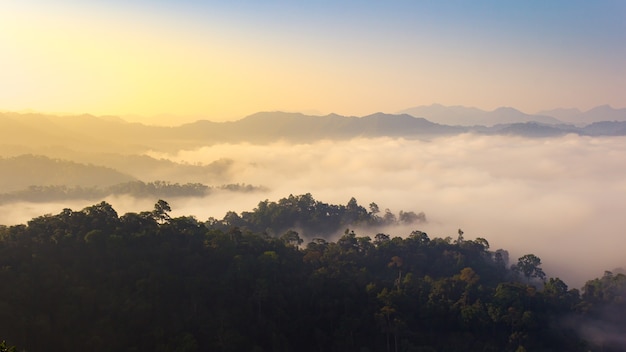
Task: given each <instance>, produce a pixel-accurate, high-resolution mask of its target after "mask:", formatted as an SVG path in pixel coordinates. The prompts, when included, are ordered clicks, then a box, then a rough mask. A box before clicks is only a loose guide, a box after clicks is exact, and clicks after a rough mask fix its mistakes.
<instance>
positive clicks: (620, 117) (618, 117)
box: [540, 105, 626, 126]
mask: <svg viewBox="0 0 626 352" xmlns="http://www.w3.org/2000/svg"><path fill="white" fill-rule="evenodd" d="M540 114H545V115H548V116H553V117H555V118H558V119H559V120H561V121H563V122H567V123H571V124H574V125H577V126H585V125H589V124H592V123H595V122H600V121H626V108H623V109H615V108H613V107H611V106H610V105H600V106H596V107H595V108H593V109H590V110H588V111H584V112H582V111H580V110H578V109H555V110H549V111H542V112H540Z"/></svg>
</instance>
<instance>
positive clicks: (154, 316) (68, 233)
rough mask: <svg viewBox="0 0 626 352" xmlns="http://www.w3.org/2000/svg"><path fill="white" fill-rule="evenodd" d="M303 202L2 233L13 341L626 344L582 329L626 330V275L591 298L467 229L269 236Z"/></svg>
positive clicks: (335, 346)
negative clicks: (279, 212)
mask: <svg viewBox="0 0 626 352" xmlns="http://www.w3.org/2000/svg"><path fill="white" fill-rule="evenodd" d="M289 199H292V200H295V202H290V201H289ZM303 199H304V200H307V199H308V201H304V200H303ZM298 200H301V201H302V202H304V203H307V202H308V203H309V204H317V203H319V202H316V201H315V200H314V199H313V198H312V197H311V196H310V195H303V196H295V197H294V196H291V197H289V198H285V199H283V200H281V201H278V202H268V201H265V202H261V203H260V204H259V207H258V208H257V209H255V211H253V212H250V213H249V214H247V215H246V214H241V215H240V214H236V213H234V214H235V215H237V218H236V219H239V220H237V221H241V223H239V224H230V223H229V222H228V221H229V219H228V217H229V216H230V217H231V218H234V215H233V214H227V216H226V217H225V219H223V220H216V219H212V220H211V221H208V222H200V221H198V220H196V219H194V218H192V217H178V218H171V217H170V216H169V211H170V209H169V205H168V204H167V202H165V201H159V202H157V204H155V207H154V209H153V210H150V211H145V212H141V213H127V214H124V215H121V216H119V215H118V214H117V212H116V211H115V210H114V209H113V208H112V207H111V205H109V204H107V203H104V202H102V203H100V204H96V205H94V206H91V207H88V208H85V209H83V210H81V211H72V210H70V209H65V210H64V211H63V212H61V213H60V214H57V215H47V216H42V217H38V218H35V219H32V220H31V221H29V222H28V224H26V225H18V226H11V227H0V280H1V282H2V285H0V333H1V334H2V336H0V340H2V339H6V340H7V342H8V343H9V344H11V345H16V346H18V348H19V349H25V350H27V351H589V350H592V351H620V350H622V348H623V346H620V345H619V344H618V343H619V339H618V338H616V337H615V336H619V335H615V334H613V335H611V334H608V333H605V334H601V333H600V334H594V335H590V334H586V333H588V331H586V330H582V329H581V327H590V326H601V325H600V324H606V325H607V326H610V327H611V329H612V330H611V332H612V333H619V332H620V331H621V332H623V331H624V330H623V327H624V317H623V315H619V314H612V315H609V316H607V314H606V313H607V312H616V311H620V310H621V311H623V309H624V308H626V306H625V303H624V302H625V300H624V297H625V296H624V292H625V290H624V288H625V287H626V277H625V276H624V275H622V274H616V275H614V274H612V273H606V274H605V275H604V277H602V278H599V279H595V280H592V281H589V282H588V283H587V285H585V287H584V288H583V290H582V294H581V292H579V291H578V290H576V289H568V287H567V285H566V284H565V283H564V282H563V281H561V280H559V279H558V278H549V279H545V276H544V274H543V271H542V270H541V261H540V259H539V258H537V257H535V256H533V255H527V256H524V257H522V258H520V260H519V261H516V262H515V263H514V265H513V266H510V265H509V263H508V253H507V252H506V251H505V250H496V251H493V250H492V249H490V248H489V243H488V241H487V240H486V239H481V238H477V239H473V240H470V239H466V238H465V237H466V235H465V234H463V232H462V231H460V230H459V232H458V237H457V238H455V239H452V238H449V237H448V238H436V237H435V238H430V237H429V236H428V235H427V234H426V233H423V232H420V231H418V230H416V231H413V232H412V233H410V234H409V235H408V236H405V237H394V236H390V235H387V234H383V233H378V234H367V235H366V234H356V233H354V232H353V231H350V230H344V231H342V232H343V234H342V235H341V237H339V238H338V239H337V240H336V241H331V240H330V239H328V240H326V239H322V238H315V239H313V240H311V241H310V242H308V243H303V241H302V239H301V238H300V236H299V234H298V233H297V232H295V231H293V230H286V231H285V232H284V233H281V234H276V235H270V234H269V233H270V232H272V231H278V230H279V229H272V228H271V227H272V219H273V218H272V217H271V216H272V215H271V214H274V216H275V214H276V213H275V212H272V211H269V210H267V208H271V207H276V206H278V205H280V204H282V207H279V208H281V209H287V208H290V207H297V206H298ZM272 204H273V205H272ZM322 204H323V203H322ZM349 204H352V206H353V207H355V209H357V213H361V214H362V218H360V219H358V218H357V219H351V220H352V221H353V222H355V223H359V221H365V222H368V221H373V220H372V219H373V218H374V215H375V214H374V213H373V212H371V211H370V212H367V211H366V212H365V213H363V212H362V211H360V210H359V209H361V207H360V206H359V205H358V204H357V203H356V201H354V202H353V201H352V200H351V202H350V203H349ZM329 207H330V208H333V207H334V208H336V209H341V208H342V206H332V205H329ZM346 208H347V206H346V207H344V209H346ZM372 208H374V207H372ZM264 209H265V210H264ZM304 213H307V212H303V211H293V212H292V213H291V214H300V215H299V216H301V217H302V216H303V215H302V214H304ZM308 213H309V214H316V212H314V211H310V212H308ZM253 215H254V216H253ZM246 218H248V219H253V218H256V219H257V220H258V223H259V224H263V226H268V229H267V230H266V231H257V230H256V228H253V227H251V226H248V225H246V222H245V221H243V220H241V219H246ZM343 219H346V218H343ZM302 220H303V219H300V223H302ZM340 224H342V225H343V224H345V223H344V222H341V223H340ZM282 226H283V225H282V224H281V227H282ZM310 231H312V232H315V231H316V230H310ZM402 235H404V234H402ZM548 276H549V275H548ZM620 329H622V330H620ZM604 332H607V330H604Z"/></svg>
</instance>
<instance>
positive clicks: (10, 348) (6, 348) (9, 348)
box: [0, 340, 16, 352]
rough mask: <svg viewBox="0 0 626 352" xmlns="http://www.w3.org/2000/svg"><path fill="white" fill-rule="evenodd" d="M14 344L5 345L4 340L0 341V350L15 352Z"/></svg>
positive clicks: (0, 351)
mask: <svg viewBox="0 0 626 352" xmlns="http://www.w3.org/2000/svg"><path fill="white" fill-rule="evenodd" d="M15 351H16V350H15V346H7V343H6V341H4V340H3V341H2V342H0V352H15Z"/></svg>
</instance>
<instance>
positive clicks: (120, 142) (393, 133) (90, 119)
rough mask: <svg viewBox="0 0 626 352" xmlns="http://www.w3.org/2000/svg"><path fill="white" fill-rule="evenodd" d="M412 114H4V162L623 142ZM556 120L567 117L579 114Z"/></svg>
mask: <svg viewBox="0 0 626 352" xmlns="http://www.w3.org/2000/svg"><path fill="white" fill-rule="evenodd" d="M409 110H411V111H413V113H415V114H417V113H419V114H421V113H422V112H423V113H430V115H431V117H429V116H423V117H414V116H412V115H411V114H408V113H407V114H385V113H380V112H379V113H375V114H371V115H368V116H363V117H355V116H341V115H336V114H329V115H325V116H310V115H304V114H301V113H286V112H280V111H275V112H259V113H256V114H253V115H250V116H247V117H245V118H243V119H241V120H238V121H229V122H211V121H206V120H200V121H196V122H193V123H188V124H184V125H180V126H176V127H164V126H149V125H144V124H140V123H128V122H125V121H123V120H120V119H116V118H110V117H97V116H91V115H81V116H71V117H59V116H50V115H41V114H16V113H0V156H15V155H20V154H27V153H31V154H43V155H50V156H55V157H61V158H63V157H64V155H71V154H77V153H83V154H98V155H104V154H114V155H115V154H116V155H137V154H144V153H146V152H149V151H156V152H168V153H171V152H175V151H177V150H182V149H196V148H199V147H202V146H207V145H212V144H216V143H240V142H249V143H272V142H275V141H280V140H284V141H289V142H300V143H301V142H313V141H316V140H321V139H350V138H358V137H366V138H373V137H403V138H431V137H436V136H445V135H455V134H459V133H466V132H473V133H487V134H498V133H499V134H517V135H522V136H529V137H533V136H536V137H545V136H553V135H560V134H566V133H575V134H582V135H594V136H595V135H626V132H625V131H624V130H623V128H622V126H621V125H619V124H602V125H594V126H592V127H585V126H578V127H576V126H574V125H570V124H564V123H561V122H559V120H557V119H556V118H553V117H550V116H544V115H528V114H525V113H523V112H521V111H519V110H516V109H513V108H506V107H503V108H499V109H496V110H494V111H490V112H487V111H482V110H479V109H476V108H465V107H458V106H457V107H444V106H441V105H431V106H428V107H418V108H414V109H409ZM624 112H625V111H624V109H617V110H616V109H613V108H611V107H609V106H604V107H598V108H595V109H592V110H590V111H587V112H585V113H581V114H579V115H577V116H578V117H577V119H580V120H585V119H589V118H588V116H595V119H598V118H599V117H604V118H607V119H609V118H610V120H607V121H618V122H619V121H626V117H622V114H623V113H624ZM557 113H560V115H561V116H565V115H566V114H567V113H569V114H572V113H575V111H570V110H568V111H560V112H558V111H557ZM572 119H574V118H573V117H572ZM620 119H621V120H620ZM442 121H447V122H445V123H444V122H442ZM596 122H599V121H596ZM116 168H117V167H116ZM181 182H182V181H181Z"/></svg>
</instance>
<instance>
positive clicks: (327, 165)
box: [0, 134, 626, 287]
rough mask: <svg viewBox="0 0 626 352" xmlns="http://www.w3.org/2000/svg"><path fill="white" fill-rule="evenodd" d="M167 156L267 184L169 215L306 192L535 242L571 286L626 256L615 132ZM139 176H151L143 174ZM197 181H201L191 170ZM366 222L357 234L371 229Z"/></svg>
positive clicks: (13, 217) (625, 210)
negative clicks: (221, 164)
mask: <svg viewBox="0 0 626 352" xmlns="http://www.w3.org/2000/svg"><path fill="white" fill-rule="evenodd" d="M149 155H151V156H153V157H157V158H167V159H171V160H173V161H177V162H186V163H194V164H195V163H201V164H208V163H210V162H212V161H215V160H218V159H224V158H228V159H232V160H234V164H233V167H232V169H231V170H230V173H229V176H228V179H225V180H223V181H225V182H224V183H246V184H252V185H262V186H265V187H267V188H268V191H262V192H251V193H236V192H226V191H217V192H213V193H212V194H211V195H210V196H208V197H206V198H204V199H200V198H195V199H192V198H189V199H171V200H168V202H169V203H170V205H171V207H172V209H173V212H172V215H173V216H179V215H194V216H196V217H197V218H198V220H206V219H207V218H208V217H210V216H213V217H216V218H222V217H223V216H224V214H225V213H226V211H228V210H234V211H237V212H241V211H247V210H252V209H253V208H254V207H255V206H256V205H257V204H258V202H259V201H261V200H264V199H269V200H271V201H272V200H278V199H280V198H282V197H285V196H288V195H289V194H294V195H297V194H303V193H311V194H312V195H313V196H314V198H315V199H316V200H319V201H323V202H326V203H334V204H346V203H347V202H348V200H349V199H350V198H351V197H355V198H356V199H357V201H358V202H359V204H361V205H363V206H365V207H367V206H368V204H369V203H371V202H376V203H377V204H378V205H379V207H380V209H381V210H384V209H385V208H389V209H390V210H391V211H392V212H394V213H397V212H398V211H400V210H404V211H415V212H420V211H423V212H425V213H426V217H427V219H428V222H427V223H425V224H420V225H416V226H415V228H398V229H388V231H387V232H388V233H389V234H391V235H398V236H405V235H407V234H408V233H410V231H411V230H412V229H415V230H422V231H425V232H427V233H428V234H429V236H430V237H431V238H432V237H446V236H452V237H453V238H456V234H457V230H458V229H459V228H460V229H462V230H463V231H464V232H465V238H466V239H474V238H476V237H484V238H486V239H487V240H488V241H489V242H490V244H491V249H493V250H495V249H498V248H503V249H507V250H508V251H509V252H510V254H511V260H512V261H515V260H516V258H517V257H519V256H521V255H523V254H527V253H534V254H535V255H537V256H539V257H540V258H542V262H543V268H544V271H545V272H546V273H547V274H548V276H551V277H557V276H558V277H560V278H562V279H564V280H565V281H566V282H567V283H568V284H569V285H570V287H580V286H581V285H582V284H584V282H585V281H586V280H588V279H592V278H595V277H598V276H601V275H602V274H603V272H604V270H613V269H616V268H621V267H626V256H625V255H624V254H625V252H626V233H625V232H626V177H625V176H626V139H625V138H623V137H615V138H613V137H602V138H591V137H581V136H576V135H568V136H564V137H559V138H545V139H527V138H521V137H509V136H477V135H471V134H466V135H460V136H454V137H442V138H434V139H431V140H428V141H423V140H407V139H397V138H378V139H353V140H349V141H340V142H337V141H320V142H316V143H311V144H290V143H286V142H276V143H274V144H270V145H252V144H243V143H242V144H220V145H213V146H207V147H203V148H199V149H196V150H185V151H178V152H176V153H173V154H164V153H156V152H154V153H150V154H149ZM145 180H146V181H151V179H150V177H149V175H147V176H146V177H145ZM199 182H200V181H199ZM107 201H109V202H110V203H111V204H113V206H114V207H115V209H116V210H117V211H118V213H120V214H123V213H125V212H128V211H142V210H150V209H151V208H152V205H153V204H154V200H137V199H129V198H124V197H115V198H110V199H107ZM91 204H93V203H85V202H73V203H69V204H68V203H64V204H32V203H30V204H23V203H22V204H17V205H16V204H11V205H4V206H1V207H0V223H2V224H11V223H19V222H22V223H23V222H26V221H27V220H29V219H30V218H32V217H34V216H38V215H42V214H44V213H52V214H55V213H58V212H59V211H60V210H61V209H62V208H66V207H70V208H72V209H75V210H79V209H81V208H83V207H84V206H88V205H91ZM374 234H375V233H370V232H368V230H367V229H358V230H357V235H361V236H365V235H369V236H372V235H374Z"/></svg>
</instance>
